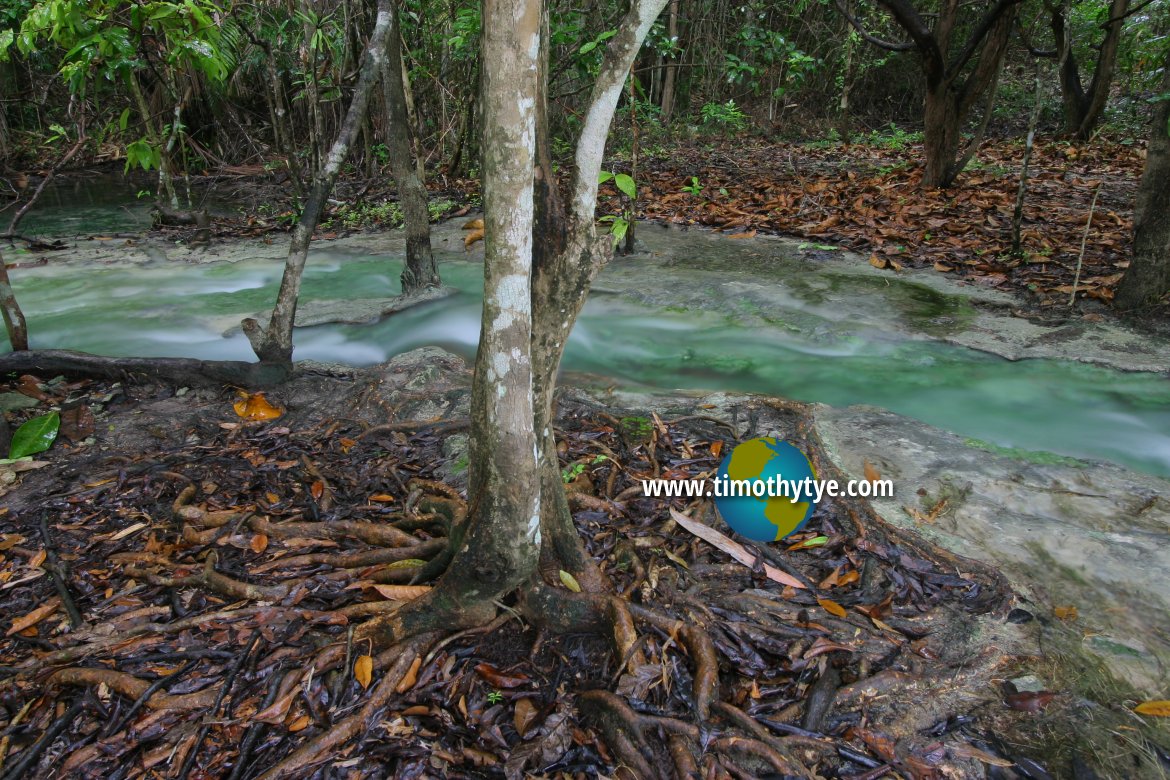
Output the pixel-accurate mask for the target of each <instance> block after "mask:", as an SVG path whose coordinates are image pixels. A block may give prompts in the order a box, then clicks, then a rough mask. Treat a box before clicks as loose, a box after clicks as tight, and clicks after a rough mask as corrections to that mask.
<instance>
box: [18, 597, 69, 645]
mask: <svg viewBox="0 0 1170 780" xmlns="http://www.w3.org/2000/svg"><path fill="white" fill-rule="evenodd" d="M59 606H61V599H60V598H59V597H57V596H53V597H52V598H51V599H49V600H48V601H46V602H45V603H44V604H42V605H41V606H39V607H37V608H36V609H34V610H33V611H32V612H29V613H28V614H27V615H25V616H24V617H19V618H17V619H16V620H14V621H12V627H11V628H9V629H8V630H7V631H6V632H4V636H12V635H13V634H19V633H20V632H21V631H24V630H25V629H26V628H32V627H33V626H35V625H36V624H37V623H40V622H41V621H42V620H44V619H45V618H47V617H48V616H49V615H51V614H53V613H54V612H56V611H57V607H59Z"/></svg>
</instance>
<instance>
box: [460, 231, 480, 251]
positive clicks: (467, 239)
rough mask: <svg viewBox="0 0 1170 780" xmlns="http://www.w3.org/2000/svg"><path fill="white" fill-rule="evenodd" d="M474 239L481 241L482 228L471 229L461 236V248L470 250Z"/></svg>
mask: <svg viewBox="0 0 1170 780" xmlns="http://www.w3.org/2000/svg"><path fill="white" fill-rule="evenodd" d="M476 241H483V228H480V229H479V230H473V231H471V232H470V233H468V234H467V235H466V236H464V237H463V248H464V249H465V250H467V251H470V250H471V246H472V244H474V243H475V242H476Z"/></svg>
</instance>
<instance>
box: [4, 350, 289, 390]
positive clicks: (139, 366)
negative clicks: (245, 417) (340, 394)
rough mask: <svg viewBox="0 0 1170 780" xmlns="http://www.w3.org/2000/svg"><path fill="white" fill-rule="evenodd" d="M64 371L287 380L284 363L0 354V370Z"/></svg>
mask: <svg viewBox="0 0 1170 780" xmlns="http://www.w3.org/2000/svg"><path fill="white" fill-rule="evenodd" d="M10 371H15V372H17V373H18V374H25V373H37V374H42V375H46V376H55V375H57V374H66V375H68V376H83V377H94V378H102V379H116V380H128V379H133V378H138V379H153V380H157V381H161V382H168V383H171V384H174V385H193V386H198V387H202V386H206V385H225V384H226V385H237V386H240V387H249V388H260V387H273V386H275V385H278V384H280V383H281V382H284V381H285V380H287V379H288V378H289V376H290V374H291V371H290V369H289V367H288V366H285V365H281V364H276V363H244V362H240V361H232V360H192V359H187V358H112V357H103V356H101V355H90V354H87V353H85V352H74V351H71V350H64V349H45V350H36V351H32V352H12V353H10V354H7V355H4V356H3V357H0V373H8V372H10Z"/></svg>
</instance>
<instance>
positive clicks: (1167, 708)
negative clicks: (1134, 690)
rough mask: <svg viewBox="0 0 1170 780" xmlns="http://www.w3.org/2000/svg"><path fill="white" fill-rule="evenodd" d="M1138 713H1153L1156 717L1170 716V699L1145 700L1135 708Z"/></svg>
mask: <svg viewBox="0 0 1170 780" xmlns="http://www.w3.org/2000/svg"><path fill="white" fill-rule="evenodd" d="M1133 711H1134V712H1136V713H1137V714H1138V715H1152V716H1154V717H1155V718H1170V701H1165V700H1161V701H1143V702H1142V703H1141V704H1139V705H1138V706H1136V707H1134V708H1133Z"/></svg>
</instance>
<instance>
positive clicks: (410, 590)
mask: <svg viewBox="0 0 1170 780" xmlns="http://www.w3.org/2000/svg"><path fill="white" fill-rule="evenodd" d="M373 588H374V590H376V591H378V593H379V594H381V596H382V597H383V598H386V599H389V600H391V601H410V600H411V599H417V598H418V597H419V596H421V595H423V594H424V593H427V592H428V591H430V589H431V586H430V585H374V586H373Z"/></svg>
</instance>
